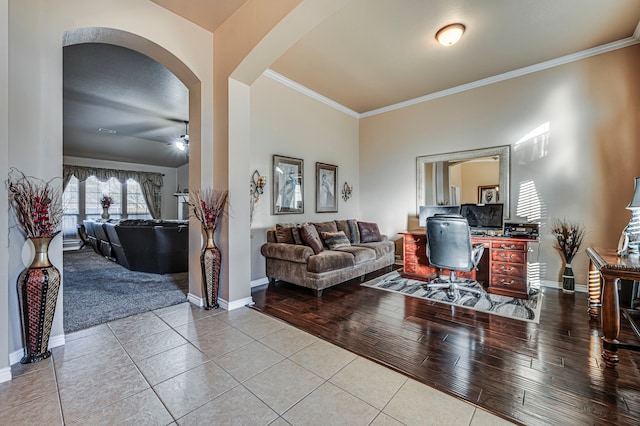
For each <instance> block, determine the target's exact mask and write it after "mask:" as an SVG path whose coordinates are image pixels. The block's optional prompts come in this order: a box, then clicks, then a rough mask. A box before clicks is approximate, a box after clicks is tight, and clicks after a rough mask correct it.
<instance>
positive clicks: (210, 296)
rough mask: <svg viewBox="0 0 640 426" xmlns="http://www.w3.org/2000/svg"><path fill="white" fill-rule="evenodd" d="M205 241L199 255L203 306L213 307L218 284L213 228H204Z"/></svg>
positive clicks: (218, 265) (216, 250)
mask: <svg viewBox="0 0 640 426" xmlns="http://www.w3.org/2000/svg"><path fill="white" fill-rule="evenodd" d="M205 232H206V233H207V242H206V245H205V247H204V248H203V249H202V254H201V255H200V266H201V268H202V285H203V287H204V308H205V309H215V308H217V307H218V306H219V305H218V285H219V281H220V264H221V260H222V258H221V255H220V249H218V247H217V246H216V243H215V241H214V240H213V233H214V229H213V228H205Z"/></svg>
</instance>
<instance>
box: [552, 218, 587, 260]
mask: <svg viewBox="0 0 640 426" xmlns="http://www.w3.org/2000/svg"><path fill="white" fill-rule="evenodd" d="M551 232H552V233H553V234H554V235H555V237H556V240H555V247H556V249H557V250H558V251H559V252H560V255H561V256H562V258H563V259H564V261H565V263H568V264H570V263H571V261H572V260H573V258H574V256H575V255H576V253H578V250H579V249H580V246H581V245H582V240H583V239H584V228H583V227H582V226H581V225H580V224H578V223H575V222H570V221H567V220H564V219H563V220H555V221H554V222H553V227H552V230H551Z"/></svg>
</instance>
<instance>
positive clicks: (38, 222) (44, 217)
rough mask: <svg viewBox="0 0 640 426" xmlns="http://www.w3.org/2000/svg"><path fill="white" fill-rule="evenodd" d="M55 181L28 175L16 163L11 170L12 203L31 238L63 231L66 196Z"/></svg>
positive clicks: (10, 189)
mask: <svg viewBox="0 0 640 426" xmlns="http://www.w3.org/2000/svg"><path fill="white" fill-rule="evenodd" d="M52 181H53V179H51V180H48V181H44V180H42V179H39V178H36V177H33V176H26V175H25V174H24V173H23V172H21V171H19V170H17V169H16V168H14V167H12V168H11V170H10V171H9V178H8V179H7V181H6V185H7V189H8V190H9V203H10V204H11V207H12V208H13V211H14V212H15V214H16V216H17V218H18V221H19V222H20V225H21V226H22V229H24V232H25V233H26V234H27V238H44V237H48V238H53V237H54V236H56V234H58V232H60V230H59V227H60V224H61V222H62V202H61V201H62V200H61V194H60V189H59V188H54V187H53V186H52V184H51V182H52Z"/></svg>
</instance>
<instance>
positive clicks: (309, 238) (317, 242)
mask: <svg viewBox="0 0 640 426" xmlns="http://www.w3.org/2000/svg"><path fill="white" fill-rule="evenodd" d="M300 236H301V237H302V241H304V242H305V244H306V245H308V246H309V247H311V249H312V250H313V252H314V253H315V254H318V253H321V252H322V250H324V247H322V240H321V239H320V235H319V234H318V231H317V230H316V227H315V226H313V225H305V226H303V227H302V228H300Z"/></svg>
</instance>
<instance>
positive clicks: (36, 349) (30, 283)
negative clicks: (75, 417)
mask: <svg viewBox="0 0 640 426" xmlns="http://www.w3.org/2000/svg"><path fill="white" fill-rule="evenodd" d="M31 242H32V243H33V246H34V247H35V250H36V255H35V257H34V258H33V261H32V262H31V265H29V267H28V268H27V269H25V270H24V271H22V272H21V273H20V275H19V276H18V283H17V288H18V303H19V304H20V316H21V319H22V336H23V339H24V348H25V349H24V350H25V356H24V357H23V358H22V359H21V360H20V362H21V363H22V364H28V363H32V362H38V361H41V360H43V359H46V358H49V357H50V356H51V351H49V350H48V347H49V336H50V335H51V325H52V323H53V314H54V313H55V311H56V302H57V300H58V290H59V289H60V271H58V269H57V268H56V267H55V266H53V265H52V264H51V262H50V261H49V254H48V250H49V243H50V242H51V238H32V239H31Z"/></svg>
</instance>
